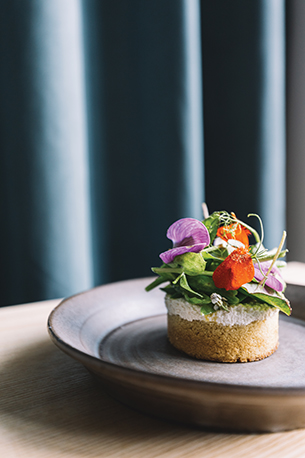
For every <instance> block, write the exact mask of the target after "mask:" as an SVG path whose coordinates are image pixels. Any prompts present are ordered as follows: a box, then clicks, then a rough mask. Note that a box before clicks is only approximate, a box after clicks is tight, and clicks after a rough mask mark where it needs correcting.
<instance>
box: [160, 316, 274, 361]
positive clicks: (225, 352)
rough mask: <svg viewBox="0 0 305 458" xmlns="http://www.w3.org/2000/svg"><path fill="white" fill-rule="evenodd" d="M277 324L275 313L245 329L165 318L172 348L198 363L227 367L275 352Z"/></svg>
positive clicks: (175, 317) (244, 326)
mask: <svg viewBox="0 0 305 458" xmlns="http://www.w3.org/2000/svg"><path fill="white" fill-rule="evenodd" d="M278 320H279V316H278V313H277V314H275V315H273V316H271V317H268V318H267V319H266V320H260V321H253V322H252V323H250V324H247V325H233V326H224V325H222V324H218V323H215V322H208V323H207V322H203V321H198V320H194V321H187V320H184V319H183V318H181V317H180V316H178V315H169V314H168V315H167V324H168V326H167V332H168V338H169V341H170V343H171V344H172V345H173V346H174V347H176V348H177V349H178V350H181V351H183V352H185V353H187V354H188V355H190V356H193V357H195V358H198V359H204V360H208V361H219V362H228V363H235V362H247V361H257V360H260V359H264V358H266V357H267V356H270V355H271V354H272V353H274V352H275V350H276V349H277V347H278Z"/></svg>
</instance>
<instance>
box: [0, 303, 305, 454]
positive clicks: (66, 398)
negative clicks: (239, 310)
mask: <svg viewBox="0 0 305 458" xmlns="http://www.w3.org/2000/svg"><path fill="white" fill-rule="evenodd" d="M58 303H59V301H58V300H53V301H46V302H37V303H33V304H27V305H18V306H13V307H5V308H1V309H0V456H1V457H4V458H17V457H21V458H42V457H43V458H47V457H50V458H57V457H74V458H78V457H82V458H91V457H92V458H97V457H107V458H111V457H126V458H127V457H130V458H137V457H139V458H140V457H143V458H144V457H145V458H147V457H148V458H150V457H168V458H169V457H175V458H176V457H181V458H182V457H183V458H191V457H204V458H210V457H217V458H226V457H234V458H238V457H243V458H244V457H247V458H250V457H256V458H257V457H259V458H263V457H268V458H270V457H285V458H292V457H305V430H298V431H288V432H284V433H274V434H225V433H215V432H207V431H201V430H196V429H194V428H190V427H185V426H180V425H174V424H170V423H167V422H165V421H162V420H158V419H155V418H150V417H149V416H145V415H143V414H140V413H137V412H134V411H132V410H129V409H128V408H127V407H124V406H123V405H121V404H119V403H118V402H116V401H115V400H113V399H110V398H109V397H108V396H107V395H106V394H105V393H104V392H103V389H102V388H101V387H100V386H99V385H98V384H97V382H95V380H94V379H92V377H91V376H90V374H89V373H87V371H86V370H85V369H84V368H83V367H82V366H81V365H80V364H79V363H77V362H76V361H74V360H72V359H70V358H69V357H68V356H66V355H65V354H64V353H62V352H61V351H60V350H59V349H58V348H57V347H55V346H54V344H53V343H52V342H51V341H50V339H49V336H48V333H47V328H46V322H47V317H48V315H49V313H50V311H51V310H52V308H53V307H55V306H56V305H57V304H58Z"/></svg>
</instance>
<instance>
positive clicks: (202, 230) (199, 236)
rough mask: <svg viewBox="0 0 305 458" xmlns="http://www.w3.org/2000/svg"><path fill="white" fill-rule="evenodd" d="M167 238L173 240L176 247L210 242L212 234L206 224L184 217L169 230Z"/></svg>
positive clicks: (206, 244)
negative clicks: (210, 234)
mask: <svg viewBox="0 0 305 458" xmlns="http://www.w3.org/2000/svg"><path fill="white" fill-rule="evenodd" d="M166 236H167V238H168V239H170V240H172V242H173V245H174V247H176V246H191V245H196V244H198V243H203V244H205V246H208V245H209V244H210V236H209V232H208V230H207V228H206V227H205V225H204V224H203V223H202V222H201V221H199V220H198V219H194V218H182V219H179V220H178V221H176V222H175V223H173V224H172V225H171V226H170V227H169V228H168V231H167V234H166Z"/></svg>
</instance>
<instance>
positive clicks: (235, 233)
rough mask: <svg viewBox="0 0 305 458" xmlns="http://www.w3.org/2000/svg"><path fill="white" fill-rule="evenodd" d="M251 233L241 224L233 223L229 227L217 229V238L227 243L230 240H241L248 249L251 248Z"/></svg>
mask: <svg viewBox="0 0 305 458" xmlns="http://www.w3.org/2000/svg"><path fill="white" fill-rule="evenodd" d="M250 234H251V232H250V231H249V230H248V229H247V228H245V227H244V226H242V225H241V224H239V223H232V224H229V225H228V226H221V227H219V228H218V229H217V236H218V237H220V238H221V239H223V240H225V241H226V242H227V241H228V240H230V239H233V240H239V241H240V242H242V243H243V244H244V245H245V246H246V247H248V246H249V239H248V237H249V235H250Z"/></svg>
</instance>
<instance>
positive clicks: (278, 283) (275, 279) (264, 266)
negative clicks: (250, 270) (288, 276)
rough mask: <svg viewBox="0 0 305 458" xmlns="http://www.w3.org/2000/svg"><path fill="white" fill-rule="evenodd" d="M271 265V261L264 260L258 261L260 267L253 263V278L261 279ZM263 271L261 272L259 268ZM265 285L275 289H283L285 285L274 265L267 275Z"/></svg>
mask: <svg viewBox="0 0 305 458" xmlns="http://www.w3.org/2000/svg"><path fill="white" fill-rule="evenodd" d="M270 265H271V261H265V262H261V263H260V267H259V265H258V264H257V263H255V264H254V272H255V273H254V278H255V279H256V280H257V281H261V280H263V278H264V275H266V273H267V272H268V269H269V267H270ZM260 268H261V270H262V272H263V274H264V275H263V274H262V272H261V270H260ZM265 285H267V286H269V287H270V288H272V289H274V290H275V291H279V292H281V291H283V290H284V287H285V282H284V280H283V279H282V277H281V274H280V271H279V269H278V268H277V267H276V266H273V267H272V269H271V272H270V273H269V275H268V278H267V280H266V281H265Z"/></svg>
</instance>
